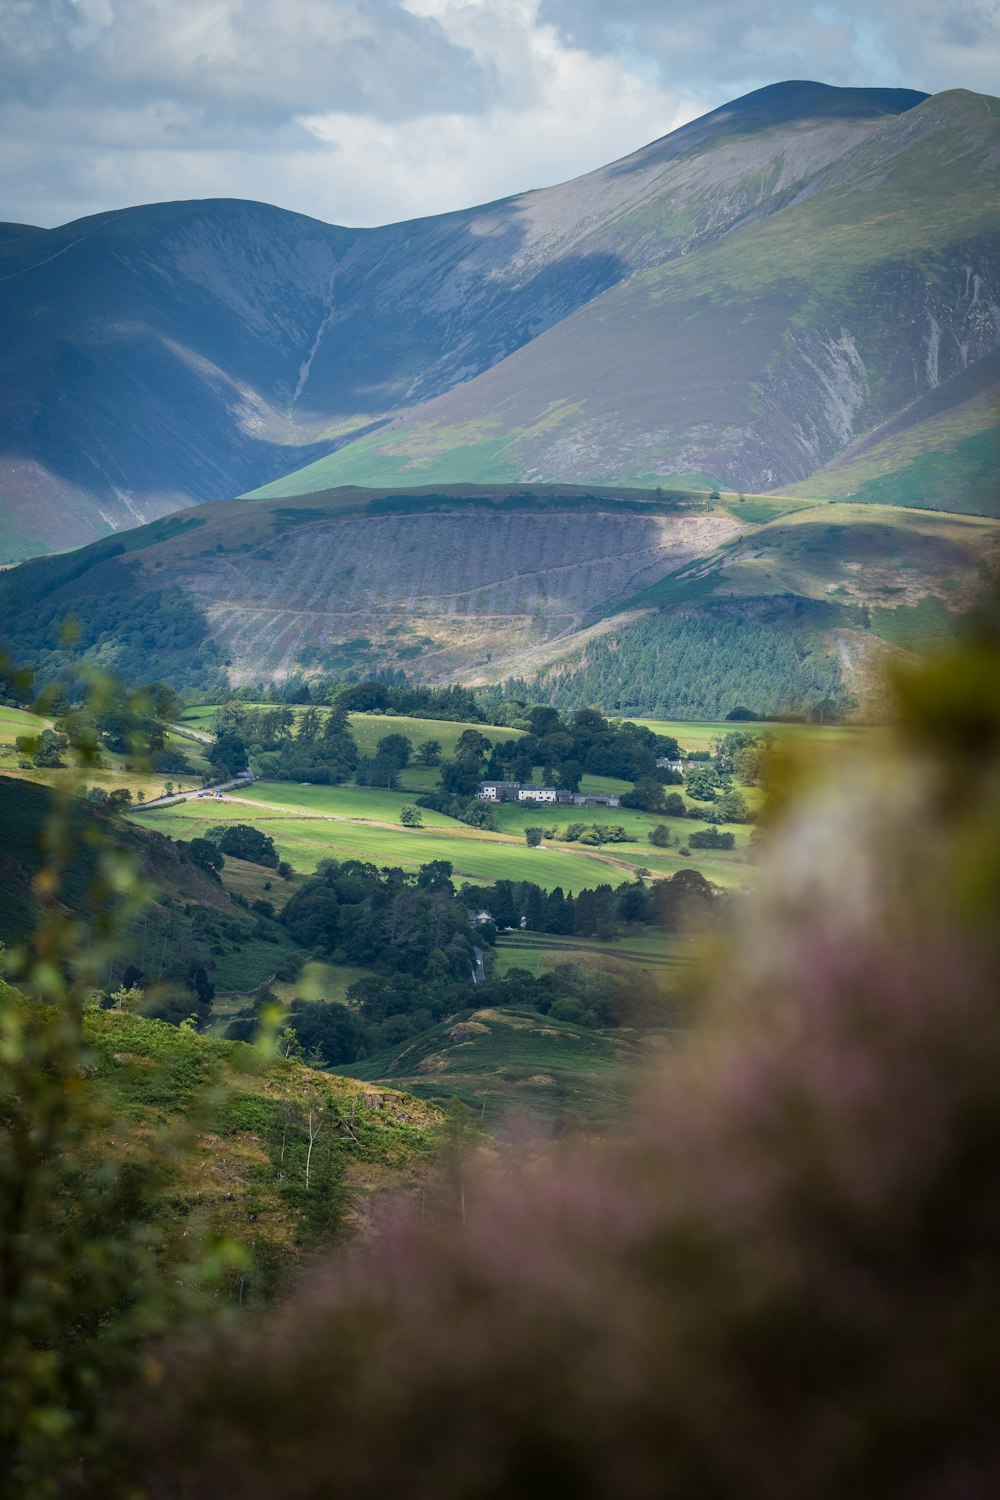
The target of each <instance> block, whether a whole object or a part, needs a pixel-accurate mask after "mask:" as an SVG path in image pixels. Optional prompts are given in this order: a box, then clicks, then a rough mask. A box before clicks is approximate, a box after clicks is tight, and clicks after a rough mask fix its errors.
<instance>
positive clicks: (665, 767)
mask: <svg viewBox="0 0 1000 1500" xmlns="http://www.w3.org/2000/svg"><path fill="white" fill-rule="evenodd" d="M656 766H657V770H660V771H676V772H677V773H678V774H681V773H682V772H683V770H684V762H683V761H682V760H671V759H670V757H669V756H666V755H661V756H660V759H659V760H658V761H657V762H656Z"/></svg>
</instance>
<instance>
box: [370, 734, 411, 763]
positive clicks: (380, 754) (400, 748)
mask: <svg viewBox="0 0 1000 1500" xmlns="http://www.w3.org/2000/svg"><path fill="white" fill-rule="evenodd" d="M412 749H413V746H412V745H411V743H410V741H409V740H408V739H407V738H406V735H405V734H386V735H383V737H382V738H381V739H380V740H379V742H378V745H377V746H376V748H375V759H376V760H377V761H381V762H382V763H383V764H385V765H389V766H392V767H393V768H394V769H395V770H397V771H402V770H404V769H405V767H406V766H408V765H409V763H410V752H411V751H412Z"/></svg>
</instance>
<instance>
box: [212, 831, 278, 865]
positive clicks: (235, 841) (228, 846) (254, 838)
mask: <svg viewBox="0 0 1000 1500" xmlns="http://www.w3.org/2000/svg"><path fill="white" fill-rule="evenodd" d="M206 837H207V838H209V839H210V840H211V841H212V843H213V844H214V845H215V846H216V848H217V849H221V851H222V853H223V854H231V855H232V856H233V858H234V859H246V860H249V861H250V863H251V864H255V865H265V866H266V867H267V868H268V869H270V870H276V869H277V868H278V851H277V850H276V849H275V847H274V840H273V839H272V838H270V837H269V836H268V835H267V834H266V833H261V831H260V829H259V828H252V827H251V826H250V824H249V823H226V824H222V825H221V826H219V827H216V828H210V829H209V830H208V833H207V834H206Z"/></svg>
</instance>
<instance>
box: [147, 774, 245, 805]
mask: <svg viewBox="0 0 1000 1500" xmlns="http://www.w3.org/2000/svg"><path fill="white" fill-rule="evenodd" d="M252 781H253V776H252V775H251V774H250V772H249V771H248V772H247V773H246V775H245V776H234V777H232V778H231V779H230V780H229V781H217V782H215V783H213V785H212V786H201V787H195V789H194V790H193V791H183V792H171V793H170V795H169V797H151V798H150V799H149V801H148V802H136V803H134V804H133V812H149V811H150V810H153V811H155V810H156V808H158V807H175V806H176V804H177V803H178V802H190V801H192V800H193V799H197V798H198V797H205V798H208V797H211V798H212V800H213V801H214V800H215V798H216V795H217V794H218V795H219V797H220V800H222V798H221V793H223V792H226V791H228V790H229V789H230V788H231V787H234V786H249V785H250V783H251V782H252ZM254 805H255V806H258V807H266V806H267V804H266V803H256V804H254Z"/></svg>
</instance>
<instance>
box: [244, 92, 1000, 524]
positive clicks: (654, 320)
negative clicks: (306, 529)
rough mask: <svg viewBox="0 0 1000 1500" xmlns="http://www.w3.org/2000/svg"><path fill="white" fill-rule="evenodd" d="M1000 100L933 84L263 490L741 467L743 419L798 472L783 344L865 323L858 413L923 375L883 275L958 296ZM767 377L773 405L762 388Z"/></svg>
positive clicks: (979, 247)
mask: <svg viewBox="0 0 1000 1500" xmlns="http://www.w3.org/2000/svg"><path fill="white" fill-rule="evenodd" d="M984 102H985V104H986V105H987V108H986V110H985V111H984V110H983V104H984ZM994 115H1000V108H998V107H997V105H996V101H992V100H984V99H983V98H982V97H981V96H974V95H969V94H963V93H960V92H956V93H952V94H945V95H939V96H936V98H935V99H933V100H930V101H928V102H927V103H926V104H924V105H922V106H920V108H919V109H917V110H914V111H913V112H912V113H911V114H909V115H906V116H903V117H902V118H901V119H900V120H898V121H895V122H893V123H892V124H891V125H889V126H887V127H885V128H884V130H883V131H882V132H880V134H879V136H878V137H876V138H873V140H872V141H871V142H869V143H867V144H866V146H865V147H863V148H861V149H859V151H858V152H856V153H852V154H851V156H850V158H849V159H847V160H846V162H845V163H844V164H836V165H835V166H834V167H833V168H831V169H829V170H828V172H827V173H826V174H825V175H824V176H822V177H821V179H820V183H821V185H822V189H823V190H821V191H817V192H815V193H813V194H812V195H811V196H804V197H801V198H800V199H799V200H798V201H796V202H794V203H792V204H791V205H790V206H788V207H786V208H784V209H783V210H782V211H781V212H779V213H777V214H773V215H771V216H765V217H763V218H760V219H758V220H757V221H756V222H751V223H748V224H744V225H743V226H742V227H740V228H738V229H736V230H735V231H734V232H733V233H732V234H730V235H728V236H726V237H725V238H723V239H721V240H719V241H717V242H716V243H713V244H710V245H708V246H706V247H705V248H703V249H701V250H700V251H699V253H698V254H697V255H687V256H684V257H682V258H678V259H676V260H673V261H669V262H667V263H666V264H663V265H659V266H655V267H653V268H652V269H650V270H648V271H644V272H639V273H638V274H636V275H635V276H633V277H631V278H630V279H629V280H628V281H626V282H625V283H623V284H622V285H620V286H617V287H615V288H613V289H611V290H610V291H608V292H606V293H604V294H603V295H602V296H601V297H598V298H597V299H596V300H595V301H594V302H592V303H590V304H589V305H587V306H586V307H584V308H582V309H581V310H579V311H578V312H576V313H574V314H573V315H572V316H570V317H569V318H567V319H565V320H564V321H563V322H562V323H560V324H559V325H558V326H557V327H555V328H554V329H551V330H549V331H548V332H547V333H544V334H542V335H541V336H540V337H539V338H538V339H536V340H534V341H533V343H532V344H530V345H529V346H527V347H526V348H524V349H521V350H518V351H517V352H516V353H514V354H513V355H511V356H510V357H509V358H508V359H506V360H505V361H503V362H502V363H501V364H500V365H498V366H496V367H495V368H494V369H492V370H490V371H487V372H486V373H485V374H483V375H480V376H479V377H477V378H476V379H475V380H474V381H471V382H469V383H468V384H467V385H465V386H461V387H459V388H457V389H455V390H454V391H451V392H449V393H448V394H447V395H445V396H442V397H439V398H438V399H437V400H435V401H432V402H430V403H428V404H427V405H426V406H425V407H423V408H418V409H417V410H416V411H415V412H413V413H408V414H404V415H403V416H402V418H401V419H400V420H398V421H397V422H396V423H394V424H393V425H392V426H391V427H390V428H388V429H383V430H381V431H379V432H377V433H373V434H370V435H369V436H367V437H363V438H361V439H359V440H358V441H357V442H355V443H352V444H349V445H348V446H347V447H345V448H342V449H340V450H339V451H338V452H337V453H335V454H333V455H331V456H330V457H328V458H326V459H320V460H319V461H318V462H317V463H316V464H313V465H311V466H309V467H308V468H306V469H303V470H300V471H297V472H296V473H295V474H293V475H290V476H288V477H287V478H286V479H284V480H282V481H279V484H278V485H277V486H271V487H270V488H271V492H272V493H273V492H274V490H275V489H276V488H280V487H281V486H283V487H284V489H285V492H286V493H295V492H299V491H309V490H312V489H316V488H318V487H321V486H323V485H329V484H336V483H354V484H358V483H360V484H393V483H395V484H399V483H409V484H413V483H418V484H426V483H429V482H432V481H433V480H434V479H435V478H437V477H441V478H445V477H447V478H456V477H458V473H457V472H456V470H459V471H460V473H461V475H462V476H463V477H465V478H467V479H472V480H478V481H480V482H489V481H493V482H499V481H501V480H509V479H511V478H514V477H517V476H519V475H528V474H530V475H531V476H532V477H536V476H541V477H545V476H547V475H553V474H559V475H560V477H566V476H571V477H573V478H576V479H579V480H584V479H591V480H594V481H595V482H601V483H608V482H610V481H621V482H625V483H629V482H631V483H636V482H643V483H650V482H656V478H657V476H660V475H667V474H676V473H678V472H680V473H682V474H706V473H707V474H709V475H712V476H714V477H718V476H719V475H721V474H722V473H723V472H724V471H725V470H726V469H727V467H728V469H730V470H731V471H732V472H731V474H730V482H733V480H734V479H735V475H736V472H737V471H738V470H739V468H740V466H741V465H743V466H744V467H747V465H750V466H752V465H753V464H754V463H758V466H759V461H758V460H757V459H756V458H753V457H751V456H750V455H751V454H752V453H753V452H754V451H755V450H754V444H753V443H749V444H748V439H747V434H749V433H750V432H751V431H753V432H754V434H755V441H756V442H760V441H763V442H764V444H765V446H768V445H770V450H771V451H770V452H769V454H768V465H767V466H766V467H767V469H768V472H773V473H774V478H775V479H780V478H782V477H790V476H788V475H787V473H786V475H784V476H783V475H782V473H781V469H782V466H783V464H784V465H786V466H790V465H792V464H793V463H796V464H798V465H800V466H801V464H802V463H803V451H804V450H803V447H802V443H803V441H804V440H803V438H802V436H801V435H800V436H799V437H796V439H795V442H794V443H793V445H792V447H791V448H787V449H786V450H785V451H784V452H782V446H781V445H782V443H783V442H784V441H785V440H786V439H785V438H784V437H783V435H782V434H783V429H784V427H785V424H786V421H787V418H788V417H789V415H793V416H794V417H795V418H796V419H799V418H801V424H802V432H803V433H804V432H805V431H806V429H807V428H808V427H809V417H808V415H807V414H808V413H809V412H810V411H811V412H813V413H814V414H815V408H816V402H817V399H818V398H817V391H818V389H819V387H818V384H817V382H816V381H815V373H814V372H812V375H813V378H812V380H811V381H810V380H809V379H808V378H807V376H808V374H809V372H808V371H807V370H806V369H805V367H804V366H803V368H802V369H801V370H799V369H798V367H797V366H794V361H792V362H791V363H789V361H790V358H791V352H792V351H793V349H794V348H795V347H797V345H796V341H797V340H798V341H800V342H801V343H802V344H803V347H813V348H815V346H816V345H817V344H819V343H820V342H821V341H822V340H823V339H824V338H825V337H826V336H827V334H826V330H827V329H828V328H831V327H832V328H833V329H836V327H837V326H838V324H841V325H843V324H845V323H846V324H847V325H848V326H850V327H851V328H852V329H853V330H855V331H856V335H857V338H858V341H859V347H860V351H861V355H862V358H863V359H864V361H865V364H866V366H867V367H868V370H869V372H870V373H869V376H868V386H867V390H866V392H865V393H864V394H863V396H862V397H861V398H860V407H859V409H858V411H857V412H856V414H855V431H857V430H859V429H860V430H861V431H864V429H865V427H866V425H867V427H868V428H871V427H875V426H877V425H878V424H879V423H882V422H884V421H886V420H887V419H888V418H890V417H892V416H893V415H894V414H895V413H897V412H898V411H900V410H901V409H902V408H903V407H905V406H907V405H908V404H909V403H910V402H911V401H912V400H913V398H914V395H915V394H919V390H915V389H914V383H913V376H912V362H911V361H910V360H908V359H905V358H904V359H900V358H899V341H900V329H901V327H902V326H903V322H902V321H901V319H900V316H899V310H898V309H896V308H895V307H894V305H893V296H894V289H893V284H894V281H897V280H898V267H899V265H900V263H903V264H907V265H911V266H913V267H914V268H915V269H916V272H917V276H918V279H920V278H922V279H923V280H924V282H925V283H926V285H928V286H930V287H931V288H933V287H934V286H935V284H936V283H940V284H941V285H942V286H945V288H946V290H945V292H944V296H945V298H946V299H947V298H949V297H951V295H952V290H954V293H955V295H956V296H958V295H959V294H960V284H961V282H962V281H963V280H964V272H962V265H963V264H964V263H965V262H966V261H967V260H968V257H969V254H970V253H972V254H973V255H978V254H979V253H980V251H981V252H982V253H983V254H986V253H988V249H989V247H990V246H991V245H994V244H995V240H996V233H997V228H998V224H997V216H996V207H995V194H994V193H993V191H992V182H991V179H990V168H989V160H990V142H991V140H992V138H993V136H994V135H995V129H996V126H995V121H994V118H993V117H994ZM928 127H933V128H928ZM970 246H974V247H976V248H975V249H974V250H973V251H971V252H970V250H969V248H968V247H970ZM956 257H957V258H956ZM963 257H964V259H963ZM879 278H881V279H882V281H884V283H885V285H884V287H883V286H882V285H881V283H880V280H879ZM952 282H954V288H952V285H951V283H952ZM810 340H812V341H813V343H812V345H811V346H810ZM831 368H832V367H831ZM784 371H788V372H789V375H788V378H789V379H790V380H791V382H792V383H791V385H790V386H789V387H788V389H787V390H785V389H783V388H782V387H781V380H782V378H784V377H783V372H784ZM775 382H777V385H775ZM769 387H770V388H772V390H773V394H774V397H775V399H773V400H772V401H771V404H770V405H768V404H767V402H764V401H762V399H761V398H760V396H759V392H760V391H761V390H765V391H766V390H767V389H768V388H769ZM810 387H811V389H810ZM799 406H801V412H799V411H794V412H793V410H792V408H797V407H799ZM664 413H669V417H668V419H667V420H666V421H665V420H664ZM831 420H832V421H833V425H834V427H835V426H836V421H835V419H832V418H831ZM831 431H832V429H831ZM705 433H708V434H709V436H708V437H705V435H704V434H705ZM828 441H830V442H831V443H833V439H832V438H831V439H829V440H828ZM796 445H798V446H796ZM838 446H839V447H840V448H843V447H844V446H846V444H845V443H844V442H840V443H839V444H836V443H833V446H832V447H831V448H830V450H829V456H831V457H832V456H833V454H834V452H835V451H836V448H837V447H838ZM744 450H746V454H745V456H744V457H741V456H740V455H742V454H744ZM825 456H826V455H820V458H821V459H822V457H825ZM810 467H815V462H814V463H813V464H812V465H810ZM748 472H749V471H748ZM763 472H764V469H763V468H761V473H762V474H763ZM800 472H802V470H801V467H800ZM743 482H744V483H748V482H749V477H748V476H747V477H744V480H743ZM772 482H773V481H772ZM964 503H965V502H964V501H963V502H962V504H963V505H964Z"/></svg>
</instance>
